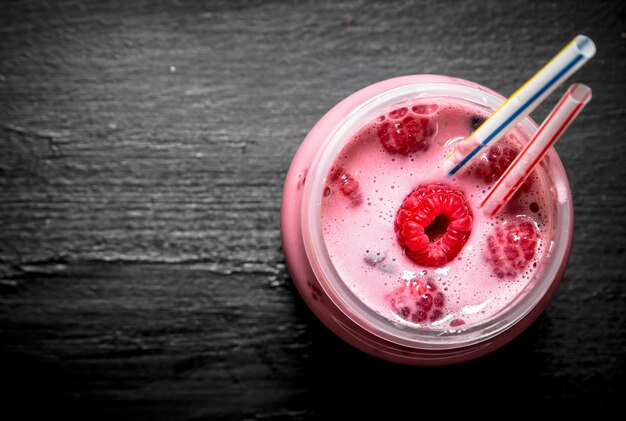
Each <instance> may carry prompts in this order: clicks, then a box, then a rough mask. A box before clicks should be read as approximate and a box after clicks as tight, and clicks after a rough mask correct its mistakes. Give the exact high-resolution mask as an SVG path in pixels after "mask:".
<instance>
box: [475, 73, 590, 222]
mask: <svg viewBox="0 0 626 421" xmlns="http://www.w3.org/2000/svg"><path fill="white" fill-rule="evenodd" d="M590 100H591V88H589V87H588V86H587V85H583V84H581V83H575V84H573V85H571V86H570V87H569V88H568V89H567V91H566V92H565V94H564V95H563V97H562V98H561V99H560V100H559V102H558V104H557V105H556V106H555V107H554V109H553V110H552V111H551V112H550V114H549V115H548V117H546V119H545V120H544V121H543V123H541V126H539V129H538V130H537V132H536V133H535V135H534V136H533V138H532V139H531V140H530V141H529V142H528V143H527V144H526V145H525V146H524V148H523V149H522V151H521V152H520V153H519V154H518V155H517V157H515V159H514V160H513V162H512V163H511V165H510V166H509V167H508V168H507V169H506V171H505V172H504V173H503V174H502V176H501V177H500V179H499V180H498V181H497V182H496V184H495V185H494V186H493V188H492V189H491V191H490V192H489V194H488V195H487V197H485V199H484V200H483V202H482V203H481V204H480V206H479V207H480V208H482V209H483V212H485V214H486V215H487V216H494V215H495V214H497V213H498V212H499V211H500V209H502V207H503V206H504V205H505V204H506V203H507V202H508V201H509V199H510V198H511V197H513V195H514V194H515V192H516V191H517V189H519V188H520V186H521V185H522V184H523V183H524V181H525V180H526V178H528V176H529V175H530V173H531V172H532V171H533V169H534V168H535V166H537V164H538V163H539V162H540V161H541V158H543V156H544V155H545V154H546V153H547V152H548V150H549V149H550V147H551V146H552V145H554V143H555V142H556V141H557V139H558V138H559V137H561V135H562V134H563V132H564V131H565V129H567V127H568V126H569V125H570V124H571V123H572V121H573V120H574V119H575V118H576V116H577V115H578V114H579V113H580V112H581V111H582V109H583V108H584V107H585V105H587V104H588V103H589V101H590Z"/></svg>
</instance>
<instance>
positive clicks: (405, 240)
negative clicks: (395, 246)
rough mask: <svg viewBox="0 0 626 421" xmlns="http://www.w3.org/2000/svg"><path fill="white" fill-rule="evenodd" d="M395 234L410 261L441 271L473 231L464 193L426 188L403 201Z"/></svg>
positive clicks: (447, 188) (439, 188)
mask: <svg viewBox="0 0 626 421" xmlns="http://www.w3.org/2000/svg"><path fill="white" fill-rule="evenodd" d="M395 231H396V238H397V239H398V242H399V243H400V245H401V246H402V247H403V248H404V251H405V253H406V255H407V256H408V257H409V258H411V259H412V260H413V261H415V262H416V263H417V264H420V265H422V266H434V267H440V266H443V265H445V264H446V263H448V262H449V261H451V260H452V259H454V258H455V257H456V256H457V255H458V254H459V252H460V251H461V249H462V248H463V245H464V244H465V242H466V241H467V239H468V238H469V236H470V233H471V231H472V214H471V212H470V209H469V207H468V205H467V202H466V200H465V197H464V196H463V193H461V192H459V191H457V190H454V189H451V188H450V187H448V186H446V185H443V184H429V185H427V186H420V187H418V188H416V189H415V190H414V191H413V192H411V194H409V195H408V196H407V197H406V198H405V199H404V201H403V202H402V205H401V206H400V209H399V210H398V213H397V215H396V220H395Z"/></svg>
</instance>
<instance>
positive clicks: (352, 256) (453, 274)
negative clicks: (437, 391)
mask: <svg viewBox="0 0 626 421" xmlns="http://www.w3.org/2000/svg"><path fill="white" fill-rule="evenodd" d="M403 106H404V107H406V108H407V109H409V110H411V109H412V108H413V109H415V110H417V111H418V112H419V114H420V115H421V116H427V117H428V118H429V119H430V123H431V125H432V127H434V128H435V134H434V137H433V138H432V141H431V144H430V146H429V147H428V149H427V150H426V151H416V152H414V153H411V154H409V155H403V154H390V153H389V152H388V151H386V150H385V149H384V148H383V147H382V145H381V141H380V139H379V136H378V134H377V130H378V128H379V127H380V125H381V124H383V121H382V120H383V118H382V117H380V118H378V119H375V120H374V121H372V122H370V123H369V124H366V125H365V126H364V127H362V128H361V130H360V131H359V132H358V133H357V134H356V135H354V136H353V137H352V139H351V140H350V142H349V143H348V144H347V145H346V146H345V148H344V149H343V150H342V153H341V154H340V156H339V157H338V158H337V160H336V161H335V163H334V165H333V168H335V169H336V168H341V171H342V173H343V174H347V175H349V176H350V177H352V179H353V180H356V181H357V182H358V191H357V192H355V193H353V194H351V195H347V194H345V192H342V191H341V183H340V182H337V181H336V180H335V181H333V180H332V178H333V177H332V175H329V177H328V182H327V188H326V189H325V192H324V198H323V201H322V227H323V234H324V239H325V243H326V246H327V248H328V252H329V255H330V257H331V259H332V261H333V263H334V265H335V268H336V270H337V272H338V273H339V275H340V277H341V278H342V280H343V282H344V283H345V284H346V285H347V286H348V287H349V289H350V290H351V291H352V292H353V293H354V294H355V295H356V297H358V299H360V300H361V301H362V302H363V303H365V304H366V305H367V306H368V307H370V308H371V309H372V310H373V311H375V312H377V313H379V314H380V315H382V316H384V317H386V318H388V319H390V320H392V321H393V322H395V323H398V324H404V325H407V326H412V325H415V322H412V321H410V320H406V319H405V318H404V317H402V316H401V315H400V314H398V312H397V309H394V307H393V306H392V305H391V304H390V297H391V296H392V295H393V293H394V290H398V288H402V286H403V285H405V286H406V285H408V284H410V283H411V282H414V281H415V280H418V281H421V282H424V283H425V282H427V281H430V282H434V284H435V285H436V286H437V290H438V291H441V292H443V294H444V297H445V304H444V306H443V308H442V310H443V314H442V315H441V317H438V318H437V320H434V321H429V320H428V321H425V322H421V323H418V324H419V325H420V326H421V327H432V328H442V329H446V328H449V327H454V326H459V325H465V326H467V325H471V324H473V323H476V322H481V321H483V320H485V319H486V318H490V317H492V316H494V315H496V314H498V313H499V312H500V311H501V310H503V309H504V308H506V307H507V306H509V305H510V304H511V303H512V302H514V301H515V300H516V299H517V298H518V297H519V296H520V295H521V294H523V293H524V292H525V289H526V288H529V287H531V286H532V284H533V283H534V281H535V280H536V277H537V276H538V273H540V271H541V270H542V266H543V261H544V259H545V256H546V254H547V249H548V248H549V240H550V238H551V235H552V226H553V218H554V215H553V212H554V204H553V203H552V200H553V199H552V197H553V194H551V192H550V188H549V186H550V183H549V181H548V180H547V179H546V175H545V174H546V173H545V171H544V169H543V168H542V167H541V166H539V167H538V168H537V169H536V170H535V172H534V173H533V175H532V176H531V181H530V184H529V186H528V187H529V188H527V189H525V191H520V192H518V194H516V196H515V197H514V199H513V200H511V202H509V204H508V205H507V206H506V207H505V208H504V209H503V211H502V212H500V214H499V215H498V217H497V218H494V219H490V218H487V217H486V216H484V215H483V213H482V211H481V210H480V209H479V208H478V205H479V204H480V203H481V201H482V199H483V198H484V197H485V196H486V194H487V193H488V191H489V189H490V188H491V186H492V185H493V183H487V182H485V181H484V180H482V179H480V178H478V177H477V176H476V174H472V173H471V172H470V173H464V174H460V175H456V176H455V177H452V178H448V177H447V176H446V175H445V174H446V170H445V168H444V165H443V163H444V159H445V156H446V155H447V154H448V153H449V152H450V151H451V147H452V145H453V144H454V143H455V142H457V141H459V140H460V139H463V138H465V137H466V136H468V135H469V134H470V133H471V131H472V118H473V117H475V116H482V117H485V116H487V115H488V114H489V111H488V110H486V109H480V108H477V105H476V104H473V103H470V102H465V101H462V100H454V102H451V100H450V99H445V100H444V99H434V98H429V99H425V100H423V101H422V102H411V103H408V104H406V105H404V104H403ZM416 107H417V108H416ZM398 108H399V107H398V106H396V107H394V108H393V109H390V110H388V111H387V113H386V114H385V116H384V119H385V121H390V117H389V112H392V111H394V110H396V109H398ZM409 112H412V111H409ZM392 116H393V114H392ZM391 121H392V120H391ZM507 136H508V139H507V141H508V142H512V143H515V144H518V145H521V144H522V142H524V141H526V140H527V138H528V136H527V134H526V133H524V132H523V131H522V129H521V128H517V129H516V130H514V131H512V132H510V133H509V134H508V135H507ZM335 178H336V177H335ZM432 183H443V184H445V185H447V186H449V187H451V188H453V189H455V190H458V191H460V192H462V193H463V194H464V196H465V199H466V200H467V202H468V204H469V207H470V209H471V212H472V216H473V225H472V231H471V235H470V237H469V239H468V240H467V242H466V243H465V245H464V247H463V249H462V250H461V252H460V253H459V255H458V256H457V257H456V258H455V259H454V260H452V261H450V262H449V263H447V264H445V265H444V266H442V267H426V266H421V265H419V264H416V263H415V262H414V261H413V260H411V259H410V258H409V257H407V256H406V255H405V252H404V250H403V248H402V246H401V245H400V244H399V243H398V241H397V239H396V234H395V231H394V220H395V218H396V214H397V212H398V209H399V208H400V206H401V204H402V202H403V200H404V199H405V197H406V196H407V195H408V194H409V193H411V192H412V191H413V190H414V189H415V188H417V187H418V186H420V185H428V184H432ZM355 197H356V199H357V200H355ZM520 218H522V219H524V218H526V219H529V220H532V221H533V223H534V224H535V225H536V227H537V228H538V229H539V232H540V240H539V243H538V247H537V251H536V255H535V257H534V258H533V259H532V260H531V261H530V262H529V263H528V266H527V267H526V269H525V270H523V271H521V272H520V273H519V274H518V275H517V276H510V277H505V278H500V277H498V276H496V275H495V274H494V270H493V268H492V267H491V265H489V264H488V263H487V261H486V260H485V255H484V253H485V249H486V244H487V238H488V236H489V235H491V234H492V233H493V232H494V230H495V227H496V226H497V225H499V224H505V223H508V222H509V221H513V220H516V219H520Z"/></svg>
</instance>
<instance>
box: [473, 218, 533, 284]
mask: <svg viewBox="0 0 626 421" xmlns="http://www.w3.org/2000/svg"><path fill="white" fill-rule="evenodd" d="M538 245H539V230H538V229H537V227H536V226H535V224H534V222H533V221H532V220H530V219H529V218H519V219H515V220H513V221H509V222H507V223H505V224H503V225H498V226H497V227H496V229H495V231H494V233H493V234H492V235H490V236H489V237H487V249H486V251H485V258H486V260H487V261H488V262H489V264H490V265H491V267H492V269H493V272H494V273H495V275H496V276H497V277H499V278H505V277H513V276H517V275H518V274H519V273H521V272H522V271H523V270H524V269H526V267H527V266H528V265H529V263H530V262H531V261H532V260H533V258H534V257H535V254H536V253H537V246H538Z"/></svg>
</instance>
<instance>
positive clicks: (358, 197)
mask: <svg viewBox="0 0 626 421" xmlns="http://www.w3.org/2000/svg"><path fill="white" fill-rule="evenodd" d="M330 179H331V181H333V182H335V183H336V184H337V185H338V187H339V191H340V192H341V194H343V195H344V196H346V197H347V198H348V199H350V203H351V204H352V205H353V206H358V205H360V204H361V203H363V195H362V194H361V188H360V186H359V182H358V181H357V180H356V179H355V178H354V177H352V176H351V175H350V174H348V173H347V172H345V171H344V170H343V169H342V168H335V169H334V170H333V171H332V172H331V174H330Z"/></svg>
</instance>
